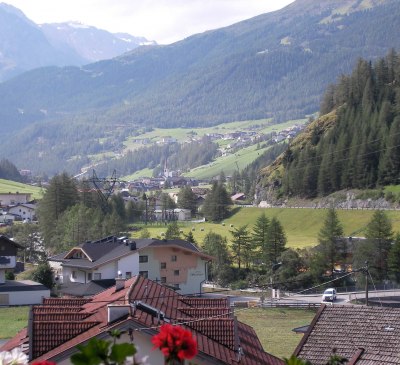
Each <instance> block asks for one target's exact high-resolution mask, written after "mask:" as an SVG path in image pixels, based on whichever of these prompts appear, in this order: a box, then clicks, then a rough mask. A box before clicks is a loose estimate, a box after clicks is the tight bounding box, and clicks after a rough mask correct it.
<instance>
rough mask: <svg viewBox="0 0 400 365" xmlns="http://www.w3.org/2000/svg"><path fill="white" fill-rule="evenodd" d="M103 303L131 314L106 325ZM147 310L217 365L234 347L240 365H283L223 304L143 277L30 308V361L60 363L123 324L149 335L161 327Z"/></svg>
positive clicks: (229, 359)
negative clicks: (177, 328)
mask: <svg viewBox="0 0 400 365" xmlns="http://www.w3.org/2000/svg"><path fill="white" fill-rule="evenodd" d="M109 304H114V305H115V304H125V305H128V306H127V310H129V309H130V308H132V310H131V313H129V314H127V315H126V316H123V317H121V318H119V319H118V320H116V321H115V322H112V323H111V324H110V323H108V305H109ZM129 304H132V307H131V306H130V305H129ZM153 308H154V310H159V311H161V312H163V314H164V315H165V318H168V320H169V321H170V322H171V323H173V324H177V323H179V324H181V325H183V326H185V327H186V328H188V329H189V330H191V332H192V333H193V336H195V337H196V340H197V343H198V349H199V352H200V353H201V354H203V355H204V356H206V357H207V356H209V357H211V358H216V359H218V360H219V361H220V362H221V363H222V364H233V363H235V362H236V361H237V357H238V348H239V346H240V347H241V349H242V350H243V354H244V355H243V356H242V358H241V361H240V364H241V365H263V364H265V365H282V364H283V361H282V360H280V359H278V358H276V357H274V356H272V355H269V354H267V353H266V352H264V350H263V349H262V346H261V344H260V341H259V340H258V337H257V335H256V334H255V332H254V330H253V329H252V328H251V327H249V326H247V325H245V324H243V323H240V322H238V321H237V320H236V319H235V318H234V317H233V314H232V313H231V311H230V308H229V306H228V301H227V299H210V298H188V297H183V296H181V295H179V294H177V293H176V292H175V291H174V290H172V289H169V288H167V287H165V286H163V285H161V284H158V283H155V282H153V281H151V280H148V279H145V278H143V277H134V278H132V279H129V280H127V281H125V286H124V288H123V289H121V290H119V291H115V287H112V288H110V289H107V290H105V291H103V292H101V293H99V294H97V295H95V296H94V297H92V298H91V299H89V300H87V299H85V300H81V299H54V298H53V299H50V300H45V305H43V306H34V307H33V308H32V311H31V316H32V338H31V339H30V346H31V350H32V353H33V359H35V360H43V359H49V360H53V361H54V360H55V361H57V360H59V359H62V358H63V355H62V354H64V353H65V354H69V351H70V350H73V349H74V348H75V347H76V345H78V344H80V343H83V342H85V341H87V340H89V339H90V338H92V337H94V336H97V335H100V334H101V333H105V332H107V331H109V330H110V328H114V327H118V326H122V325H127V324H129V323H132V328H135V330H146V331H145V332H146V333H154V334H155V333H157V326H158V325H161V324H162V323H164V322H163V321H162V320H161V321H159V320H158V319H157V317H156V316H154V313H152V311H153ZM63 311H64V313H65V315H64V316H63V315H62V313H63ZM74 311H75V312H74ZM150 327H152V328H153V329H151V328H150ZM24 336H25V337H24ZM16 337H17V336H16ZM149 339H150V338H149ZM26 340H27V339H26V331H25V335H23V334H21V335H19V337H18V338H14V339H12V340H11V341H9V342H8V343H7V344H6V345H4V347H3V349H8V350H9V349H11V348H13V347H16V346H18V345H19V344H21V343H22V341H26ZM65 356H66V355H65ZM68 356H69V355H68Z"/></svg>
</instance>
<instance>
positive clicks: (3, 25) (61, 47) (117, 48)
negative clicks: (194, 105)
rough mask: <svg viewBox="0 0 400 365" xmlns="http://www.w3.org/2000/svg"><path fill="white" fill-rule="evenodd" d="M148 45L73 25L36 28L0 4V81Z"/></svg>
mask: <svg viewBox="0 0 400 365" xmlns="http://www.w3.org/2000/svg"><path fill="white" fill-rule="evenodd" d="M149 43H150V44H153V43H154V42H149V41H147V40H146V39H145V38H143V37H133V36H131V35H129V34H112V33H110V32H107V31H105V30H102V29H97V28H95V27H90V26H85V25H82V24H79V23H73V22H70V23H61V24H42V25H37V24H35V23H34V22H32V21H31V20H29V19H28V18H27V17H26V16H25V15H24V14H23V12H22V11H20V10H19V9H17V8H15V7H13V6H11V5H8V4H5V3H0V81H3V80H7V79H10V78H12V77H14V76H16V75H19V74H21V73H22V72H24V71H28V70H32V69H35V68H38V67H44V66H67V65H76V66H81V65H83V64H86V63H91V62H94V61H98V60H102V59H108V58H113V57H116V56H119V55H121V54H122V53H125V52H128V51H131V50H132V49H134V48H136V47H139V46H140V45H142V44H149Z"/></svg>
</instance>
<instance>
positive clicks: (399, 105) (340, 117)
mask: <svg viewBox="0 0 400 365" xmlns="http://www.w3.org/2000/svg"><path fill="white" fill-rule="evenodd" d="M321 114H324V115H323V116H321V117H320V118H319V119H318V120H316V121H315V122H313V123H311V124H310V125H309V126H308V128H307V129H306V130H305V132H304V133H302V134H300V135H299V136H298V137H297V138H296V139H295V140H294V141H293V143H292V144H291V145H290V146H289V148H288V150H287V151H286V152H285V153H284V154H283V155H281V156H280V158H279V159H278V160H276V161H275V162H274V163H273V164H272V165H271V166H269V167H267V168H265V169H263V170H262V171H261V175H260V184H259V187H260V188H259V196H260V197H261V198H262V197H263V196H264V197H265V196H266V195H267V194H266V192H267V191H269V193H271V192H273V193H274V194H272V195H275V196H277V195H283V196H299V197H304V198H313V197H316V196H325V195H328V194H330V193H332V192H335V191H338V190H342V189H352V188H355V189H371V188H376V187H380V186H385V185H391V184H399V176H400V175H399V174H400V55H399V54H398V53H396V52H395V51H393V50H392V51H391V52H390V53H389V54H388V55H387V56H386V57H385V58H381V59H379V60H377V61H375V62H374V63H371V62H369V61H367V60H363V59H360V60H359V61H358V63H357V66H356V67H355V68H354V70H353V72H352V73H351V75H349V76H342V77H341V78H340V79H339V81H338V83H337V84H335V85H331V86H330V87H328V89H327V91H326V93H325V95H324V98H323V101H322V105H321ZM272 195H271V194H270V196H272Z"/></svg>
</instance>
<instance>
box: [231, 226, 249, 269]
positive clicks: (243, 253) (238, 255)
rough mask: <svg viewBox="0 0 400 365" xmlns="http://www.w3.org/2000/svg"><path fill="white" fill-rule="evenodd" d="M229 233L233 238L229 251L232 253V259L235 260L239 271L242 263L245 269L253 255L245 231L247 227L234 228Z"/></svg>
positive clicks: (247, 233) (247, 232)
mask: <svg viewBox="0 0 400 365" xmlns="http://www.w3.org/2000/svg"><path fill="white" fill-rule="evenodd" d="M229 232H230V233H231V234H232V236H233V238H232V244H231V249H232V251H233V257H234V258H235V259H236V262H237V264H238V267H239V270H240V268H241V264H242V262H244V264H245V267H246V268H248V267H249V266H250V260H251V258H252V257H253V255H252V245H251V240H250V234H249V231H248V229H247V225H244V226H241V227H239V228H235V229H234V230H233V231H229Z"/></svg>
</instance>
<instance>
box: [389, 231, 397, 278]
mask: <svg viewBox="0 0 400 365" xmlns="http://www.w3.org/2000/svg"><path fill="white" fill-rule="evenodd" d="M388 268H389V273H390V274H391V276H392V277H394V279H395V280H396V281H397V282H398V283H399V282H400V233H397V235H396V238H395V240H394V243H393V245H392V247H391V248H390V251H389V255H388Z"/></svg>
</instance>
